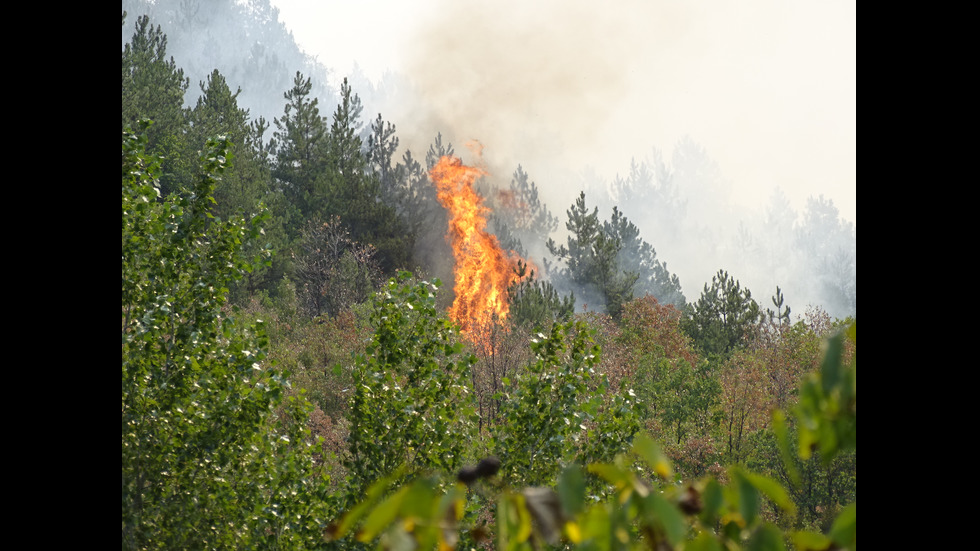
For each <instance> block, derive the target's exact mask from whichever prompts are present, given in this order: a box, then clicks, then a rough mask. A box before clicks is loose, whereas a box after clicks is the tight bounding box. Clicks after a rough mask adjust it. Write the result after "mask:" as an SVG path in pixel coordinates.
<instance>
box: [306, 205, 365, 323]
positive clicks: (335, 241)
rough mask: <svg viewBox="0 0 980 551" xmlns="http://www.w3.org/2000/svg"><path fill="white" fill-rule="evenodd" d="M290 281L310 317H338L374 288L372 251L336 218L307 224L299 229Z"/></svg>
mask: <svg viewBox="0 0 980 551" xmlns="http://www.w3.org/2000/svg"><path fill="white" fill-rule="evenodd" d="M298 248H299V251H298V252H299V254H298V255H297V258H296V260H295V262H294V277H295V278H296V281H297V282H298V283H299V285H300V286H301V287H300V290H301V295H302V296H303V298H304V299H305V301H304V302H305V304H306V307H307V311H308V313H309V314H310V316H311V317H316V316H319V315H321V314H328V315H330V316H337V315H340V314H341V313H342V312H344V311H346V310H349V309H350V308H351V307H353V306H354V305H355V304H358V303H361V302H364V301H366V300H367V299H368V297H369V296H370V295H371V294H372V293H373V292H374V290H375V289H376V288H377V287H378V283H379V280H380V269H379V268H378V266H377V263H376V262H375V260H374V256H375V253H376V251H375V249H374V248H373V247H369V246H364V245H362V244H360V243H357V242H356V241H354V240H353V239H351V237H350V233H349V231H348V230H347V228H346V227H345V226H343V225H342V224H341V220H340V218H338V217H334V218H333V219H331V220H329V221H327V222H320V221H319V220H317V219H314V220H310V221H309V222H308V223H307V224H306V226H305V227H304V228H303V233H302V238H301V240H300V243H299V247H298Z"/></svg>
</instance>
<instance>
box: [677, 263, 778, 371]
mask: <svg viewBox="0 0 980 551" xmlns="http://www.w3.org/2000/svg"><path fill="white" fill-rule="evenodd" d="M760 317H761V312H760V310H759V304H758V303H756V301H755V300H753V299H752V292H751V291H749V290H748V289H743V288H742V285H741V284H740V283H739V282H738V281H737V280H736V279H735V278H733V277H730V276H729V275H728V272H726V271H725V270H718V273H717V274H716V275H714V276H712V278H711V287H708V284H707V283H705V284H704V290H703V291H702V292H701V297H700V298H699V299H698V301H697V302H696V303H694V305H693V306H691V307H689V308H688V317H687V319H686V320H685V323H684V329H685V332H686V333H687V334H688V335H690V336H691V338H692V339H694V342H695V343H696V344H697V346H698V348H700V349H701V350H702V351H704V352H705V353H712V354H722V355H725V354H729V353H731V352H732V351H733V350H735V349H737V348H741V347H742V346H744V345H745V343H746V340H747V337H748V335H749V332H750V330H751V329H752V328H753V326H755V324H756V323H757V322H758V321H759V319H760Z"/></svg>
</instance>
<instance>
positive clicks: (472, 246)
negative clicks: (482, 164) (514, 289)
mask: <svg viewBox="0 0 980 551" xmlns="http://www.w3.org/2000/svg"><path fill="white" fill-rule="evenodd" d="M485 174H486V171H485V170H483V169H480V168H477V167H471V166H466V165H464V164H463V162H462V161H461V160H460V159H459V158H457V157H454V156H444V157H442V158H441V159H439V162H438V163H436V165H435V166H434V167H432V170H430V171H429V178H430V179H431V180H432V182H433V183H434V184H435V186H436V191H437V195H438V198H439V203H440V204H442V206H443V207H445V209H446V210H447V211H449V217H450V218H449V229H448V232H447V234H446V237H447V239H448V240H449V243H450V245H451V246H452V248H453V256H454V257H455V265H454V267H453V275H454V277H455V280H456V281H455V287H454V290H455V293H456V298H455V300H454V301H453V305H452V307H451V308H450V309H449V316H450V318H452V319H453V321H455V322H457V323H459V324H460V326H461V328H462V332H463V333H464V334H467V335H468V336H469V337H470V339H471V340H474V341H478V340H482V339H481V338H480V334H481V333H482V332H483V330H484V329H485V328H488V327H489V326H490V323H491V322H492V321H493V319H494V317H496V319H498V320H504V319H506V318H507V314H508V312H509V310H510V305H509V304H508V302H507V287H508V286H509V285H510V284H511V283H513V282H514V281H515V280H516V279H517V278H518V276H517V274H516V273H515V269H516V268H517V263H518V261H520V260H521V258H520V257H519V256H518V255H517V254H516V253H514V252H513V251H504V249H503V248H501V246H500V243H499V241H498V240H497V237H496V236H494V235H492V234H490V233H487V231H486V226H487V215H489V214H490V212H491V210H490V208H489V207H487V206H486V205H484V200H483V197H481V196H480V194H479V193H477V191H476V190H475V189H473V183H474V182H475V181H476V180H477V178H479V177H480V176H483V175H485Z"/></svg>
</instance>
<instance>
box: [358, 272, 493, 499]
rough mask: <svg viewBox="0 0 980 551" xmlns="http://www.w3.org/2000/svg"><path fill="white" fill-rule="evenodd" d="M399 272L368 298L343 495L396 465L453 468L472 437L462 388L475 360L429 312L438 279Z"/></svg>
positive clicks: (360, 488)
mask: <svg viewBox="0 0 980 551" xmlns="http://www.w3.org/2000/svg"><path fill="white" fill-rule="evenodd" d="M410 278H411V274H410V273H408V272H402V273H400V274H399V276H398V279H397V280H394V279H392V280H389V281H388V283H387V284H386V285H385V286H384V287H383V288H382V289H381V290H380V291H379V292H378V293H376V295H375V297H374V299H373V301H372V310H371V314H370V320H371V325H372V326H373V327H374V329H375V331H374V335H373V336H372V339H371V343H370V344H369V345H368V347H367V351H366V354H365V355H364V356H360V357H359V358H358V359H357V363H356V365H355V367H354V372H353V384H354V396H353V400H352V403H351V410H350V436H349V440H348V444H349V450H350V455H349V458H348V459H347V466H348V470H349V472H350V477H351V478H350V481H349V488H350V490H349V493H348V495H349V496H350V497H351V498H352V499H354V498H358V497H359V496H361V495H362V492H363V491H364V489H365V488H367V487H368V485H369V484H370V483H371V482H373V481H375V480H377V479H380V478H382V477H385V476H389V475H391V474H392V473H394V472H395V471H396V469H398V468H399V467H402V466H405V467H407V468H408V469H410V472H419V471H424V470H428V469H441V470H444V471H453V470H455V469H456V468H457V467H459V466H460V465H461V464H462V461H463V460H464V454H465V452H466V449H467V445H468V443H469V441H470V439H471V438H472V436H473V435H474V434H475V422H476V414H475V413H474V408H473V401H472V396H471V394H470V393H469V391H468V389H467V388H466V386H465V383H466V380H467V377H468V376H469V370H470V368H471V366H472V365H473V363H474V362H475V361H476V359H475V357H473V356H472V355H471V354H464V353H463V345H462V343H460V342H458V341H457V333H456V330H455V328H454V326H453V325H452V324H451V323H450V322H449V320H448V319H447V318H446V317H445V314H440V313H437V311H436V309H435V293H436V292H437V290H438V288H439V285H440V283H439V281H438V280H435V281H432V282H427V281H416V282H412V281H411V280H410Z"/></svg>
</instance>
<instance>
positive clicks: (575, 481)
mask: <svg viewBox="0 0 980 551" xmlns="http://www.w3.org/2000/svg"><path fill="white" fill-rule="evenodd" d="M558 498H559V500H560V501H561V507H562V509H563V510H564V511H565V515H566V516H567V517H568V518H575V517H577V516H578V515H579V514H581V513H582V511H583V510H584V509H585V476H584V475H583V474H582V468H581V467H579V466H578V465H576V464H571V465H569V466H568V467H566V468H565V470H563V471H562V472H561V475H560V476H559V477H558Z"/></svg>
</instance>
